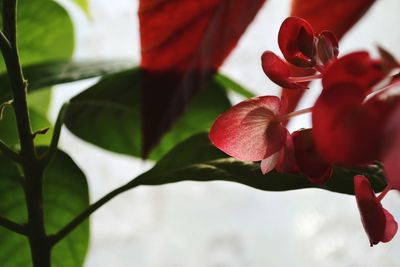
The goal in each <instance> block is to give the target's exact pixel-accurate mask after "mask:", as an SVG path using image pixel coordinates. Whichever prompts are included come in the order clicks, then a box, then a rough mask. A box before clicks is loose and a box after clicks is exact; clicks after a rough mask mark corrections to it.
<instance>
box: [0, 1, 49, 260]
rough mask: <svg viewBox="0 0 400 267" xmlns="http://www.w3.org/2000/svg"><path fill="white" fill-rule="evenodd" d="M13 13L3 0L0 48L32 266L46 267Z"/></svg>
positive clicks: (39, 188)
mask: <svg viewBox="0 0 400 267" xmlns="http://www.w3.org/2000/svg"><path fill="white" fill-rule="evenodd" d="M16 15H17V0H3V32H4V36H5V37H6V39H5V40H8V42H9V46H10V47H9V49H5V48H6V45H4V40H3V41H2V42H1V43H2V45H1V47H2V49H1V50H2V53H3V57H4V62H5V64H6V67H7V73H8V76H9V78H10V84H11V89H12V93H13V105H14V112H15V118H16V121H17V128H18V136H19V141H20V146H21V152H20V156H21V159H22V162H21V167H22V171H23V174H24V178H25V181H26V183H25V184H24V192H25V200H26V205H27V209H28V223H27V225H26V229H27V237H28V240H29V244H30V248H31V254H32V264H33V267H50V266H51V259H50V254H51V246H50V245H49V238H48V237H47V235H46V231H45V227H44V215H43V171H44V167H43V166H42V164H41V163H40V162H39V160H38V159H37V156H36V151H35V146H34V143H33V137H32V130H31V124H30V120H29V110H28V103H27V92H26V91H27V82H26V80H25V79H24V76H23V74H22V68H21V65H20V61H19V55H18V46H17V39H16V36H17V34H16V30H17V29H16V27H17V25H16V24H17V19H16V18H17V16H16ZM2 39H4V38H2ZM3 47H4V49H3Z"/></svg>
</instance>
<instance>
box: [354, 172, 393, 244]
mask: <svg viewBox="0 0 400 267" xmlns="http://www.w3.org/2000/svg"><path fill="white" fill-rule="evenodd" d="M354 192H355V195H356V200H357V205H358V209H359V211H360V216H361V221H362V223H363V226H364V230H365V232H366V233H367V235H368V238H369V241H370V244H371V246H372V245H376V244H378V243H379V242H388V241H390V240H391V239H392V238H393V236H394V235H395V233H396V231H397V223H396V221H395V220H394V218H393V216H391V214H390V213H389V212H388V211H386V210H385V209H384V208H383V207H382V204H381V203H380V202H379V201H378V200H377V199H376V197H375V194H374V192H373V191H372V187H371V184H370V183H369V181H368V179H367V178H366V177H365V176H363V175H356V176H355V177H354Z"/></svg>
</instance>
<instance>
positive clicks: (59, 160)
mask: <svg viewBox="0 0 400 267" xmlns="http://www.w3.org/2000/svg"><path fill="white" fill-rule="evenodd" d="M19 176H20V174H19V171H18V169H17V168H16V166H15V165H13V163H12V162H10V161H9V160H8V159H7V158H4V156H0V215H1V216H3V217H6V218H8V219H10V220H13V221H15V222H18V223H25V222H26V220H27V214H26V205H25V198H24V194H23V191H22V189H21V187H20V184H19ZM88 205H89V195H88V185H87V182H86V178H85V175H84V174H83V173H82V171H81V170H80V169H79V168H78V167H77V166H76V165H75V163H74V162H73V161H72V160H71V158H70V157H69V156H68V155H66V154H65V153H63V152H61V151H58V152H57V154H56V157H55V158H54V160H53V161H52V162H51V164H50V166H49V167H48V169H47V170H46V173H45V180H44V212H45V221H46V231H47V232H48V233H49V234H53V233H55V232H56V231H57V230H59V229H60V228H61V227H63V226H64V225H65V224H67V223H68V222H69V221H70V220H71V219H72V218H73V217H74V216H76V215H77V214H79V213H80V212H81V211H82V210H84V209H85V208H86V207H87V206H88ZM88 242H89V223H88V222H85V223H83V224H82V225H81V226H79V227H78V228H77V229H76V230H74V231H73V232H72V233H71V234H70V235H69V236H68V237H67V238H66V239H64V240H63V241H61V242H60V243H59V244H57V245H56V246H55V248H54V250H53V254H52V257H53V259H52V261H53V265H52V266H54V267H79V266H82V264H83V261H84V258H85V255H86V251H87V248H88ZM0 262H1V266H4V267H21V266H24V267H29V266H32V265H31V258H30V251H29V247H28V241H27V239H26V238H25V237H23V236H20V235H18V234H15V233H13V232H10V231H8V230H6V229H4V228H1V227H0Z"/></svg>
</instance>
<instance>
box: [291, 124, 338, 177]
mask: <svg viewBox="0 0 400 267" xmlns="http://www.w3.org/2000/svg"><path fill="white" fill-rule="evenodd" d="M292 137H293V144H294V152H295V157H296V162H297V166H298V167H299V169H300V171H301V172H302V173H303V174H304V175H305V176H307V178H308V179H309V180H310V181H311V182H312V183H315V184H324V183H325V182H326V181H327V180H328V179H329V178H330V177H331V175H332V166H331V164H329V163H327V162H326V161H324V160H323V159H322V158H321V156H320V155H319V153H318V151H317V150H316V147H315V144H314V140H313V136H312V129H302V130H299V131H296V132H294V133H293V134H292Z"/></svg>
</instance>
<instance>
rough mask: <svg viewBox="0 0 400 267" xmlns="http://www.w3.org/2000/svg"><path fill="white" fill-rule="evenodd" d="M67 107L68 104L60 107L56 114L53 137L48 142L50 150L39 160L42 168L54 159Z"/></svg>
mask: <svg viewBox="0 0 400 267" xmlns="http://www.w3.org/2000/svg"><path fill="white" fill-rule="evenodd" d="M68 106H69V103H65V104H64V105H63V106H62V107H61V109H60V112H59V113H58V117H57V120H56V123H55V125H54V131H53V136H52V138H51V142H50V148H49V150H48V151H47V152H46V154H44V155H43V158H42V159H41V160H42V163H43V164H44V166H46V165H47V164H48V163H49V162H50V160H51V159H52V158H53V157H54V154H55V153H56V152H57V147H58V142H59V140H60V134H61V128H62V126H63V124H64V120H65V115H66V114H67V109H68Z"/></svg>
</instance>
